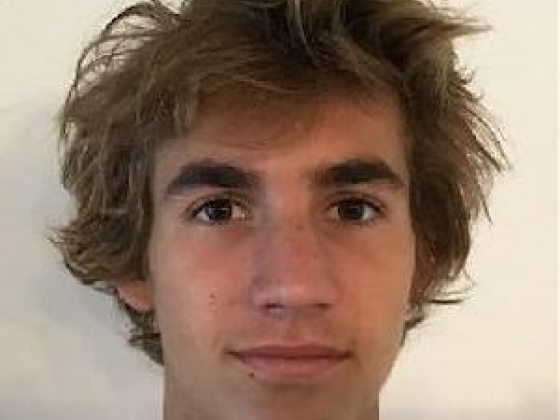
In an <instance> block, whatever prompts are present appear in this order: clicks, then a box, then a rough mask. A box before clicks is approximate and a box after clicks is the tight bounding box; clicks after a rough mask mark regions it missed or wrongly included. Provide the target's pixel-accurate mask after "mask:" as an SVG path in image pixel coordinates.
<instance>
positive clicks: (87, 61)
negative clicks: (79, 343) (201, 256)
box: [53, 0, 505, 363]
mask: <svg viewBox="0 0 560 420" xmlns="http://www.w3.org/2000/svg"><path fill="white" fill-rule="evenodd" d="M485 29H486V28H485V27H484V26H483V25H480V24H479V23H478V22H477V21H476V20H473V19H469V18H467V17H465V16H463V15H461V14H460V13H458V12H457V11H453V10H451V9H445V8H443V7H441V6H439V7H436V6H435V5H434V4H432V3H429V2H427V1H425V2H422V1H420V0H191V1H183V2H182V3H181V4H180V5H178V6H177V7H175V8H174V7H172V6H170V5H166V4H163V3H162V2H160V1H159V0H151V1H144V2H140V3H137V4H134V5H132V6H130V7H127V8H126V9H125V10H123V11H122V12H121V13H120V14H119V15H118V16H116V17H115V18H114V19H113V20H111V21H110V22H109V23H108V24H107V25H106V27H105V28H104V29H103V30H102V31H101V33H100V34H99V35H98V37H97V38H96V39H95V40H94V41H93V42H92V43H91V44H89V45H88V46H87V47H86V48H85V50H84V51H83V53H82V55H81V57H80V59H79V62H78V65H77V69H76V74H75V79H74V81H73V84H72V86H71V88H70V91H69V93H68V96H67V99H66V102H65V104H64V107H63V109H62V112H61V117H60V137H61V142H60V144H61V151H62V183H63V185H64V187H65V188H66V189H67V190H68V191H69V193H70V194H71V196H72V197H73V198H74V200H75V203H76V214H75V215H74V216H73V218H72V220H71V221H70V222H69V223H68V224H67V225H66V226H63V227H61V228H59V229H57V231H56V234H55V235H54V238H53V241H54V243H55V244H56V246H57V247H58V249H59V250H60V251H61V253H62V255H63V259H64V262H65V264H66V266H67V268H68V269H69V270H70V272H71V273H72V274H73V275H74V276H76V277H77V278H78V279H80V280H81V281H82V282H83V283H85V284H88V285H95V284H103V283H104V282H107V281H110V280H115V279H125V278H129V279H135V278H138V279H142V278H145V273H146V269H147V267H146V249H147V242H148V240H149V236H150V229H151V217H152V203H151V193H150V187H149V179H150V173H151V163H152V158H153V155H154V151H155V150H156V149H157V147H158V146H159V145H160V144H161V142H162V141H164V140H165V139H169V138H172V137H178V136H185V135H187V134H188V131H189V127H190V126H191V124H192V121H193V120H194V119H196V118H197V110H199V109H200V103H201V101H203V100H205V98H209V97H211V96H212V95H217V94H218V93H220V92H227V91H232V90H233V91H239V92H249V91H252V92H261V93H266V94H267V95H269V96H272V97H278V98H282V99H284V100H288V101H293V103H294V104H295V103H298V102H297V101H298V100H299V99H301V98H305V97H308V96H309V95H313V94H316V93H320V92H321V91H322V90H324V89H327V88H329V87H332V86H337V87H338V88H341V87H342V88H343V89H345V90H346V91H352V92H354V93H356V92H366V93H367V94H369V95H371V96H373V97H376V96H377V97H379V95H381V94H388V95H390V96H391V97H393V98H395V99H396V100H397V102H398V104H399V106H400V107H401V109H402V111H403V116H404V120H405V123H406V128H407V132H408V137H410V138H409V139H408V140H409V141H410V142H409V150H408V166H409V171H410V177H411V190H410V194H411V197H410V203H411V204H410V205H411V215H412V220H413V227H414V231H415V234H416V237H417V250H418V252H417V255H418V257H417V270H416V274H415V279H414V282H413V291H412V294H411V302H410V303H411V308H410V317H409V320H408V322H407V324H406V328H405V331H408V330H409V329H410V328H412V327H413V326H414V325H416V324H418V323H419V322H420V321H422V320H423V319H424V318H425V316H426V314H427V309H428V308H429V306H430V304H433V303H445V302H453V299H452V298H449V296H447V297H446V295H445V292H446V290H448V287H447V286H449V285H450V284H451V283H453V282H454V280H456V279H457V278H458V277H459V276H460V274H461V273H462V272H463V271H464V266H465V261H466V258H467V255H468V253H469V249H470V246H471V228H472V223H473V221H474V220H475V219H476V218H477V216H478V215H479V214H480V213H481V211H485V210H486V202H487V195H488V191H489V187H490V184H491V181H492V179H493V177H494V175H495V173H496V172H497V171H499V170H501V169H503V168H504V165H505V158H504V156H503V153H502V151H501V148H500V135H499V131H498V130H497V129H496V128H495V127H494V125H493V124H492V122H491V119H490V118H489V117H488V115H487V113H486V111H485V109H484V108H483V106H482V105H481V103H480V98H479V96H477V95H476V94H475V93H474V92H473V90H472V88H471V87H470V82H471V77H470V74H469V73H467V72H466V71H465V70H464V69H463V68H462V67H461V65H460V63H459V62H458V59H457V56H456V53H455V46H454V42H455V40H456V39H457V38H460V37H463V36H465V35H471V34H476V33H478V32H481V31H483V30H485ZM248 97H249V96H248ZM140 281H141V280H140ZM120 304H121V305H122V307H123V308H124V309H125V310H126V311H127V313H128V314H129V316H130V319H131V321H132V322H133V325H134V328H133V329H132V331H131V335H132V336H131V339H130V340H131V343H132V344H134V345H137V346H138V347H140V348H142V349H144V350H145V351H146V352H147V353H148V354H149V355H150V357H152V358H153V359H154V360H156V361H158V362H160V363H163V360H162V350H161V341H160V336H159V332H158V331H157V328H156V326H155V322H154V314H153V313H151V312H148V313H141V312H137V311H136V310H134V309H133V308H132V307H130V306H128V305H127V304H125V303H124V302H122V301H120Z"/></svg>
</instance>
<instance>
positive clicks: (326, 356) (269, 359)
mask: <svg viewBox="0 0 560 420" xmlns="http://www.w3.org/2000/svg"><path fill="white" fill-rule="evenodd" d="M232 354H233V355H234V356H235V357H236V358H237V359H238V360H239V361H240V362H241V363H242V364H243V365H244V366H245V368H247V369H249V370H250V371H251V373H252V374H254V375H255V376H258V377H260V378H262V379H268V380H297V379H300V380H302V379H303V380H305V379H313V378H318V377H320V376H321V375H324V374H326V373H327V372H329V371H330V370H332V369H333V368H334V367H336V366H338V365H340V364H341V363H342V362H344V361H345V360H346V359H348V358H349V356H350V355H349V352H347V351H343V350H340V349H337V348H334V347H329V346H323V345H315V344H311V345H301V346H284V345H264V346H258V347H251V348H248V349H243V350H240V351H235V352H232Z"/></svg>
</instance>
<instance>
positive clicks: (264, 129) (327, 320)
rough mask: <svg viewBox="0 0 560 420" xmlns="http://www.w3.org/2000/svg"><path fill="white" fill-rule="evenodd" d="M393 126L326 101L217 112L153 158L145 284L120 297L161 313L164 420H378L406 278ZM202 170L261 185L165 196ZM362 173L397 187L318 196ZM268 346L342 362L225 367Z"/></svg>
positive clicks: (397, 123) (406, 217)
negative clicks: (193, 166) (313, 369)
mask: <svg viewBox="0 0 560 420" xmlns="http://www.w3.org/2000/svg"><path fill="white" fill-rule="evenodd" d="M279 116H282V118H279ZM402 127H403V124H402V118H401V114H400V113H399V111H398V108H397V107H396V106H395V105H394V104H393V103H392V102H391V101H389V100H385V99H383V100H378V101H376V102H373V101H356V100H355V98H350V97H348V96H343V95H339V94H329V95H325V96H323V97H321V98H319V99H316V100H313V101H309V102H308V103H306V104H301V105H300V106H298V107H297V109H296V108H294V107H293V106H291V107H290V106H289V105H288V104H275V105H269V106H263V107H259V106H257V107H253V108H250V109H247V110H245V109H244V108H243V107H242V106H236V105H235V104H234V103H232V101H230V100H227V98H225V99H224V98H221V100H216V101H214V102H213V101H209V102H207V103H206V104H205V105H204V107H203V108H202V111H201V113H200V116H199V118H198V120H197V122H196V124H195V125H194V127H192V130H190V131H189V135H188V138H184V139H178V140H172V141H168V142H167V143H165V144H164V145H162V146H161V147H160V149H159V150H158V151H157V153H156V156H155V162H154V172H153V178H152V194H153V195H152V198H153V211H154V214H153V217H154V219H153V230H152V233H151V238H150V241H149V248H148V259H149V270H150V272H149V274H148V276H147V278H146V279H145V280H147V281H145V282H122V283H121V285H120V287H119V291H120V293H121V297H122V298H124V299H125V300H127V301H128V303H129V304H131V305H133V306H135V307H136V308H137V309H140V310H149V309H151V308H153V307H155V309H156V314H157V320H158V325H159V328H160V330H161V333H162V344H163V349H164V358H165V392H164V401H165V404H164V405H165V407H164V418H165V420H185V419H197V420H226V419H227V420H237V419H239V420H281V419H286V420H287V419H290V420H377V419H378V395H379V392H380V390H381V387H382V385H383V383H384V382H385V380H386V378H387V376H388V374H389V371H390V369H391V366H392V365H393V363H394V360H395V358H396V356H397V354H398V350H399V348H400V344H401V339H402V334H403V325H404V320H405V317H406V310H407V302H408V299H409V294H410V290H411V283H412V279H413V275H414V271H415V237H414V233H413V230H412V226H411V218H410V214H409V190H408V185H409V180H408V173H407V166H406V159H405V139H404V137H403V134H402V133H403V131H404V130H403V129H402ZM208 158H211V159H212V161H213V162H220V163H222V162H227V164H228V165H231V166H234V167H236V168H240V169H243V170H245V171H249V172H251V173H254V174H255V176H256V178H257V181H258V182H259V184H258V186H257V187H255V188H249V189H246V188H241V189H239V188H229V187H228V188H223V187H216V186H212V185H204V184H203V185H195V186H185V185H181V183H179V184H178V185H179V186H178V187H177V188H175V189H171V190H170V189H169V184H170V183H172V181H173V180H174V179H176V177H177V174H178V173H179V172H180V171H181V169H182V168H184V167H185V165H188V164H189V163H193V162H200V161H201V160H203V161H204V159H208ZM356 159H360V160H362V161H375V162H383V163H384V164H385V165H386V166H387V167H388V168H390V169H391V170H392V171H393V173H394V174H395V175H396V176H397V177H398V178H399V180H400V183H399V182H393V181H394V180H393V181H391V180H388V179H385V178H383V177H382V178H380V179H373V180H371V181H368V182H360V183H356V184H354V183H352V184H348V185H346V184H345V185H334V186H332V185H331V186H324V185H318V184H316V183H314V182H313V179H315V178H314V177H313V175H312V174H320V173H322V172H324V171H325V170H326V169H327V168H329V167H332V166H333V165H336V164H340V163H341V162H348V161H353V160H354V161H355V160H356ZM206 162H207V161H206ZM176 186H177V185H176ZM224 193H225V194H228V195H226V197H225V201H223V200H222V201H221V202H218V203H219V205H217V204H216V203H217V202H216V201H214V202H212V200H216V198H217V197H218V198H219V197H223V196H224ZM232 197H233V198H232ZM228 200H229V201H228ZM349 200H350V201H349ZM352 200H353V201H352ZM212 206H213V207H212ZM216 207H218V210H216ZM216 215H219V216H220V217H216ZM267 343H275V344H277V343H281V344H286V345H290V344H295V345H297V344H301V343H321V344H323V345H329V346H332V347H336V348H337V349H341V350H344V351H345V352H346V354H347V357H346V358H344V359H343V360H342V361H341V362H340V363H337V364H335V365H334V366H329V367H328V368H325V369H324V371H321V372H320V373H319V374H313V375H305V374H303V375H299V376H298V375H294V376H290V375H288V376H276V375H274V374H270V372H269V371H267V370H266V369H264V370H263V369H259V368H258V367H257V368H254V366H249V365H247V364H245V363H243V362H242V361H241V360H240V359H239V358H237V357H234V356H233V355H232V354H231V351H233V350H239V349H246V348H251V347H254V346H258V345H262V344H267Z"/></svg>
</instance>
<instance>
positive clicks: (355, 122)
mask: <svg viewBox="0 0 560 420" xmlns="http://www.w3.org/2000/svg"><path fill="white" fill-rule="evenodd" d="M404 132H405V130H404V124H403V118H402V115H401V112H400V110H399V107H398V106H397V104H396V103H395V101H393V100H391V99H390V98H388V97H380V98H378V99H376V100H373V99H371V98H365V97H363V96H360V97H357V96H350V95H342V94H339V93H336V94H335V93H329V94H323V95H317V96H313V97H307V98H303V99H300V100H299V101H298V100H293V98H292V100H288V99H279V98H277V97H267V96H265V95H254V96H252V97H247V96H246V95H244V96H239V95H234V94H223V95H217V96H214V97H211V98H207V99H206V100H204V101H203V102H202V104H201V106H200V108H199V111H198V115H197V118H195V121H194V123H193V124H192V126H191V127H190V128H189V130H188V133H186V135H185V136H183V137H181V138H179V139H173V140H170V141H168V142H166V143H164V144H163V145H162V146H160V148H159V149H158V150H157V152H156V157H155V165H154V168H155V173H154V177H153V179H152V181H153V184H155V185H154V187H155V189H157V188H158V185H161V184H162V183H163V182H165V180H166V179H168V178H169V177H170V176H172V175H173V173H174V172H176V171H177V170H179V169H180V167H181V166H183V165H185V164H188V163H189V161H196V160H200V159H208V158H209V159H213V160H216V159H217V160H222V161H225V162H228V163H230V164H233V165H237V166H241V167H245V168H251V169H255V170H258V171H259V172H261V173H281V172H290V173H294V172H296V171H298V170H301V171H302V172H303V171H304V170H306V169H307V170H309V169H312V167H313V166H314V165H315V166H317V167H318V166H323V167H325V166H327V165H328V164H329V163H337V162H340V161H344V160H350V159H355V158H357V157H364V156H368V157H373V158H377V159H380V160H383V161H385V162H386V163H387V165H388V166H390V167H392V168H393V170H394V171H395V172H397V173H399V175H400V176H401V177H402V178H403V179H405V180H407V178H408V176H407V168H406V162H405V152H404V150H405V143H406V140H405V136H404Z"/></svg>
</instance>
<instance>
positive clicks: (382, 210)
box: [327, 191, 387, 224]
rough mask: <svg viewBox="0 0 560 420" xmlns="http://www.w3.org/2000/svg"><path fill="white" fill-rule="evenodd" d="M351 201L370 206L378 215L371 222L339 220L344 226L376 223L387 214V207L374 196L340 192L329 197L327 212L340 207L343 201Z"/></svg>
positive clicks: (358, 192) (355, 192) (356, 192)
mask: <svg viewBox="0 0 560 420" xmlns="http://www.w3.org/2000/svg"><path fill="white" fill-rule="evenodd" d="M351 200H359V201H363V202H364V203H365V204H368V205H370V206H371V207H373V208H374V210H375V212H376V213H378V215H377V216H376V217H374V218H373V219H371V220H365V221H350V220H340V223H345V224H367V223H376V222H377V221H378V219H379V218H382V217H384V216H385V215H386V213H387V205H386V203H385V202H384V201H383V200H381V199H379V197H376V196H374V195H371V194H368V193H364V192H360V191H341V192H337V193H336V194H334V195H333V196H331V197H330V200H329V204H328V206H327V212H329V211H330V210H331V209H332V208H333V207H334V206H337V205H340V203H343V202H345V201H351Z"/></svg>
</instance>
